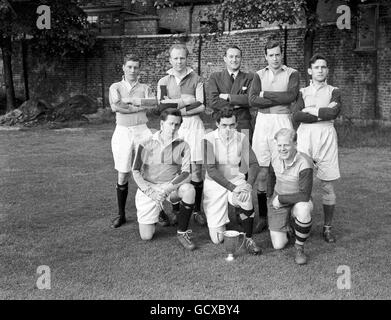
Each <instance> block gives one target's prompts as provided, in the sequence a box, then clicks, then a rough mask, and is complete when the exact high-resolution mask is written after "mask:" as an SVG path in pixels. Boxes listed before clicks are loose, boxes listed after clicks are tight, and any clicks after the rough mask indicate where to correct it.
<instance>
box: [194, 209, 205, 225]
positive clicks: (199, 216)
mask: <svg viewBox="0 0 391 320" xmlns="http://www.w3.org/2000/svg"><path fill="white" fill-rule="evenodd" d="M193 218H194V221H195V222H197V223H198V224H199V225H200V226H205V225H206V217H205V214H204V213H203V212H201V211H195V212H193Z"/></svg>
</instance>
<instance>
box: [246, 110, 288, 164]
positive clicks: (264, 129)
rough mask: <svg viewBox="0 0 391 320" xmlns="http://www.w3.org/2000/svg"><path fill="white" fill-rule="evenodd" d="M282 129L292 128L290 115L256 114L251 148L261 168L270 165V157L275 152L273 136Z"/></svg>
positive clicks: (275, 146)
mask: <svg viewBox="0 0 391 320" xmlns="http://www.w3.org/2000/svg"><path fill="white" fill-rule="evenodd" d="M282 128H289V129H292V128H293V126H292V121H291V115H290V114H274V113H270V114H269V113H261V112H258V115H257V119H256V122H255V129H254V135H253V140H252V148H253V150H254V153H255V155H256V157H257V159H258V163H259V165H260V166H261V167H268V166H269V165H270V161H271V159H272V156H273V155H274V154H275V153H276V152H277V145H276V142H275V141H274V135H275V134H276V133H277V131H279V130H280V129H282Z"/></svg>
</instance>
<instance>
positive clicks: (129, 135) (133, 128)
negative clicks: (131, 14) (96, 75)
mask: <svg viewBox="0 0 391 320" xmlns="http://www.w3.org/2000/svg"><path fill="white" fill-rule="evenodd" d="M140 65H141V60H140V58H139V57H137V56H136V55H133V54H128V55H126V56H125V57H124V60H123V66H122V70H123V72H124V76H123V78H122V81H120V82H116V83H113V84H112V85H111V86H110V89H109V101H110V107H111V110H112V111H113V112H115V113H116V127H115V131H114V133H113V137H112V139H111V147H112V152H113V157H114V167H115V169H116V170H117V172H118V180H117V187H116V189H117V201H118V215H117V216H116V217H115V218H114V219H113V221H112V224H111V227H112V228H118V227H120V226H121V225H122V224H124V223H125V222H126V217H125V206H126V200H127V196H128V179H129V174H130V171H131V168H132V161H133V159H134V153H135V147H136V145H137V144H138V143H140V142H141V141H142V140H143V139H145V138H148V137H149V136H150V135H151V132H150V130H149V129H148V127H147V125H146V123H147V122H148V118H147V116H146V110H147V109H148V108H150V107H156V104H157V101H156V98H155V96H154V95H153V94H152V91H151V89H150V87H148V86H147V85H146V84H142V83H140V82H139V81H138V76H139V73H140Z"/></svg>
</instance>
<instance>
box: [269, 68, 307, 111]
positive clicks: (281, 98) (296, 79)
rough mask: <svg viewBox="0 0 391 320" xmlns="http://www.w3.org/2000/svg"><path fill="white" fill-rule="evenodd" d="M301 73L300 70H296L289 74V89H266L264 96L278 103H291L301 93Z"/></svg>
mask: <svg viewBox="0 0 391 320" xmlns="http://www.w3.org/2000/svg"><path fill="white" fill-rule="evenodd" d="M299 86H300V75H299V72H298V71H294V72H292V73H291V75H290V76H289V81H288V88H287V91H281V92H278V91H264V92H263V97H264V98H266V99H269V100H271V101H272V102H274V103H278V104H290V103H292V102H293V101H295V100H296V98H297V94H298V93H299Z"/></svg>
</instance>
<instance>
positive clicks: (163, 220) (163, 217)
mask: <svg viewBox="0 0 391 320" xmlns="http://www.w3.org/2000/svg"><path fill="white" fill-rule="evenodd" d="M159 225H160V226H162V227H167V226H169V225H170V218H169V217H168V215H167V214H166V213H165V212H164V210H161V211H160V213H159Z"/></svg>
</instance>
